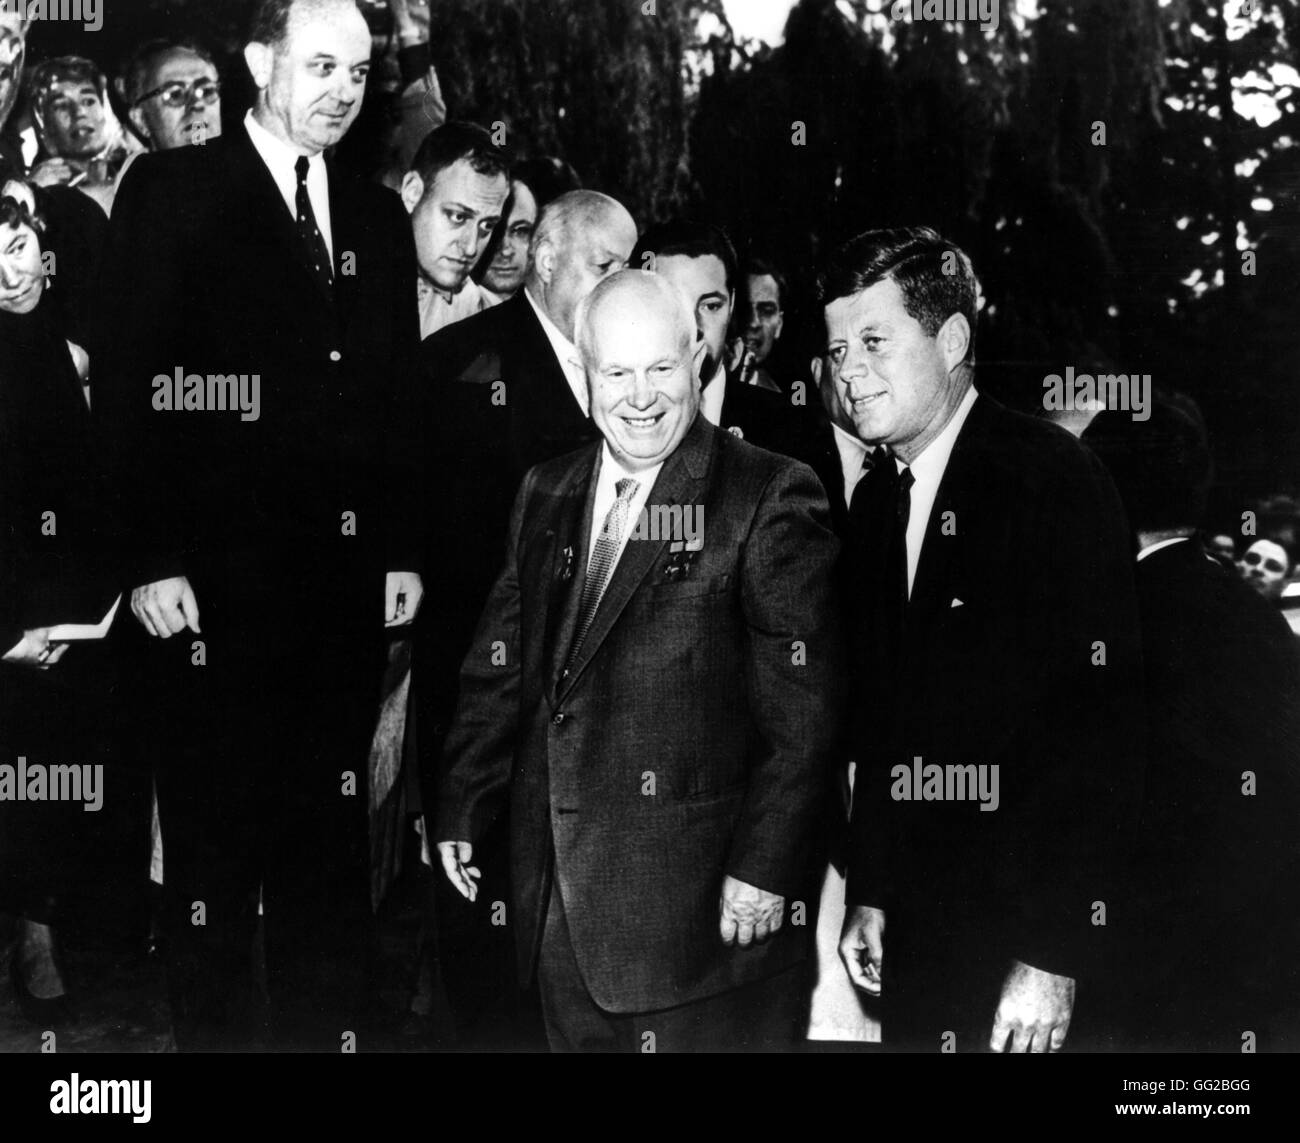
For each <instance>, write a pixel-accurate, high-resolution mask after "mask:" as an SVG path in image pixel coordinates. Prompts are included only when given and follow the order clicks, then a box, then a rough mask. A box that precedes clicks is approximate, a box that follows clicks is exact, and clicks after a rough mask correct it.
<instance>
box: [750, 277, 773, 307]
mask: <svg viewBox="0 0 1300 1143" xmlns="http://www.w3.org/2000/svg"><path fill="white" fill-rule="evenodd" d="M749 299H750V301H753V302H779V301H780V300H781V296H780V291H778V290H777V288H776V279H775V278H773V277H772V275H771V274H750V276H749Z"/></svg>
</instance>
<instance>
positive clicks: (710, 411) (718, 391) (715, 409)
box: [700, 366, 727, 425]
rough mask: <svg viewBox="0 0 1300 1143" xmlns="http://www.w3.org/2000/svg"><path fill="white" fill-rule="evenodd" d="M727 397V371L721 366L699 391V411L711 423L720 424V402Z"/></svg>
mask: <svg viewBox="0 0 1300 1143" xmlns="http://www.w3.org/2000/svg"><path fill="white" fill-rule="evenodd" d="M726 399H727V371H726V369H725V368H723V367H722V366H719V367H718V371H717V372H716V373H715V374H714V375H713V380H712V381H710V382H709V383H708V384H707V385H705V386H704V389H703V391H702V392H701V393H700V412H701V413H703V414H704V419H705V420H706V421H708V422H709V424H711V425H721V424H722V403H723V402H724V401H725V400H726Z"/></svg>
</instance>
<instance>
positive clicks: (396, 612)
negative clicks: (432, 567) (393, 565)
mask: <svg viewBox="0 0 1300 1143" xmlns="http://www.w3.org/2000/svg"><path fill="white" fill-rule="evenodd" d="M423 598H424V581H423V580H422V579H420V577H419V576H418V575H416V574H415V572H404V571H396V572H389V573H388V576H387V578H386V579H385V581H384V626H385V627H405V626H406V625H407V624H408V623H410V622H411V621H412V620H413V619H414V618H415V613H416V612H417V611H419V610H420V600H422V599H423Z"/></svg>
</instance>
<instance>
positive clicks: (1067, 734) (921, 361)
mask: <svg viewBox="0 0 1300 1143" xmlns="http://www.w3.org/2000/svg"><path fill="white" fill-rule="evenodd" d="M821 291H822V300H823V303H824V305H825V312H826V328H827V336H828V341H827V345H828V351H829V356H830V360H831V363H832V366H833V368H834V370H835V375H836V380H837V383H839V384H840V385H842V386H844V387H845V388H846V389H847V395H848V397H849V398H850V399H851V402H852V406H851V407H852V414H853V419H854V423H855V425H856V427H857V432H858V435H859V436H860V437H861V438H862V439H863V440H864V441H866V442H867V443H869V444H885V445H887V446H889V449H890V452H891V454H892V456H891V458H889V459H886V460H885V461H884V462H883V463H881V464H878V465H876V466H875V467H874V468H873V469H872V470H871V472H870V473H869V474H868V476H867V477H866V478H865V481H864V483H866V484H867V488H865V489H860V490H859V497H858V498H856V499H855V502H854V511H853V519H852V520H851V521H850V533H851V534H850V537H849V540H848V541H847V543H846V550H847V552H848V558H849V566H850V569H851V575H850V577H849V581H850V582H851V583H852V584H854V585H855V592H854V598H853V602H854V604H855V605H856V611H857V615H856V617H855V619H854V623H853V627H852V634H853V639H854V644H855V646H854V651H855V652H856V657H857V659H858V669H857V673H856V692H855V693H856V697H857V704H856V706H857V709H859V710H860V711H861V712H862V716H863V717H862V720H861V722H860V724H859V726H858V728H857V730H856V732H855V734H854V738H855V744H854V745H855V750H854V757H855V758H856V759H857V764H858V769H857V779H856V786H855V790H854V807H853V823H852V837H851V842H850V848H849V861H848V884H847V902H848V906H849V909H848V915H847V917H846V919H845V924H844V931H843V935H842V937H841V943H840V949H841V955H842V956H843V958H844V960H845V963H846V964H847V966H848V969H849V972H850V975H851V977H852V978H853V980H854V982H855V983H856V984H858V985H859V987H862V988H864V989H866V990H867V991H868V992H879V993H881V994H882V1003H883V1006H884V1007H883V1025H884V1027H883V1036H884V1042H885V1045H886V1046H887V1047H890V1046H892V1047H896V1048H897V1047H903V1048H915V1049H918V1050H923V1051H936V1052H937V1051H943V1050H954V1049H955V1050H958V1051H980V1050H986V1049H989V1048H991V1049H992V1050H994V1051H1002V1050H1004V1049H1009V1050H1011V1051H1016V1052H1022V1051H1038V1052H1046V1051H1048V1050H1056V1049H1059V1048H1060V1047H1061V1046H1062V1045H1063V1043H1064V1042H1065V1037H1066V1033H1067V1031H1068V1030H1069V1028H1070V1022H1071V1019H1072V1018H1073V1016H1074V1000H1075V993H1076V983H1077V982H1078V981H1079V980H1080V978H1081V977H1082V976H1084V974H1085V971H1091V966H1092V965H1093V964H1095V963H1096V961H1097V959H1098V958H1100V957H1102V956H1104V954H1105V952H1106V948H1107V944H1108V939H1109V933H1110V932H1111V930H1110V929H1108V928H1107V927H1106V926H1105V924H1104V922H1105V919H1106V918H1105V911H1106V909H1107V908H1108V907H1113V906H1114V905H1115V904H1116V902H1115V901H1114V900H1113V899H1112V896H1113V894H1112V889H1113V880H1112V877H1111V876H1110V872H1109V870H1108V868H1107V864H1108V857H1109V856H1110V855H1111V854H1112V853H1113V852H1114V851H1115V849H1116V847H1117V844H1118V843H1119V842H1120V840H1121V838H1122V832H1123V827H1124V825H1125V824H1126V823H1127V822H1128V815H1129V813H1130V811H1131V809H1132V807H1133V806H1134V805H1135V801H1136V783H1137V782H1138V781H1139V780H1140V770H1139V766H1140V753H1139V750H1138V742H1139V737H1140V728H1139V724H1138V722H1137V715H1138V713H1139V711H1140V700H1139V688H1140V685H1141V681H1140V680H1141V676H1140V673H1139V661H1138V647H1137V621H1136V616H1135V606H1134V589H1133V583H1132V572H1131V568H1130V565H1129V559H1128V553H1127V540H1126V532H1125V524H1124V515H1123V510H1122V509H1121V507H1120V505H1119V501H1118V498H1117V497H1116V495H1115V491H1114V488H1113V487H1112V485H1111V483H1110V481H1109V479H1108V478H1107V477H1106V474H1105V472H1104V470H1103V469H1102V468H1101V466H1100V465H1099V464H1098V462H1097V461H1096V459H1095V458H1094V457H1093V456H1092V455H1091V454H1090V453H1089V452H1088V451H1087V450H1086V449H1084V448H1083V447H1082V446H1080V445H1079V444H1078V442H1076V441H1075V440H1074V439H1073V438H1072V437H1070V436H1069V435H1068V434H1066V433H1065V432H1063V431H1060V430H1058V429H1055V428H1053V427H1051V426H1049V425H1047V424H1045V423H1042V422H1040V421H1036V420H1031V419H1029V418H1027V417H1023V416H1020V415H1017V414H1015V413H1012V412H1009V411H1008V410H1006V409H1004V408H1002V407H1001V406H1000V405H998V404H996V403H995V402H993V401H992V400H990V399H989V398H988V397H985V396H979V395H977V394H976V392H975V390H974V389H973V388H972V385H971V380H972V371H973V360H974V358H973V351H974V332H975V320H976V282H975V276H974V273H973V271H972V269H971V266H970V262H969V260H968V259H967V258H966V256H965V255H964V254H962V253H961V251H960V250H958V248H957V247H956V246H954V245H953V244H952V243H950V242H945V241H944V240H943V239H942V238H941V237H940V236H939V235H937V234H935V233H934V232H933V231H932V230H928V229H909V230H885V231H870V232H868V233H865V234H862V235H860V236H858V237H857V238H855V239H853V240H852V241H850V242H849V243H847V244H846V245H845V246H844V247H843V248H841V249H840V250H838V251H837V252H836V253H835V254H834V255H833V256H832V257H831V259H830V260H829V263H828V265H827V266H826V268H825V270H824V272H823V275H822V277H821ZM863 492H865V493H866V494H865V495H863V494H862V493H863ZM886 919H888V936H889V939H888V944H887V948H886V942H885V939H884V938H885V933H886V928H885V925H886ZM886 952H887V955H886ZM1078 992H1079V997H1080V1007H1081V1008H1083V1009H1084V1010H1085V1015H1090V1013H1088V1012H1087V995H1088V986H1087V984H1086V983H1085V984H1081V985H1079V989H1078Z"/></svg>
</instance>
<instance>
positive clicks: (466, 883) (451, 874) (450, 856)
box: [438, 841, 481, 901]
mask: <svg viewBox="0 0 1300 1143" xmlns="http://www.w3.org/2000/svg"><path fill="white" fill-rule="evenodd" d="M438 856H439V857H440V858H442V870H443V872H444V873H446V874H447V880H448V881H450V882H451V883H452V885H453V886H455V889H456V892H457V893H459V894H460V895H461V896H462V897H464V898H465V899H466V900H467V901H473V900H474V899H475V898H476V897H477V896H478V881H477V880H476V878H478V877H480V876H481V874H480V873H479V871H478V870H477V869H476V868H474V866H472V865H470V864H469V862H470V861H471V860H472V859H473V857H474V847H473V846H472V845H471V844H470V843H469V842H467V841H440V842H438Z"/></svg>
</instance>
